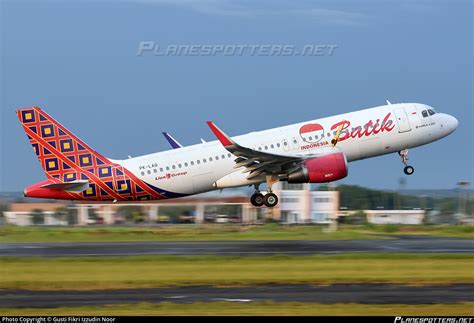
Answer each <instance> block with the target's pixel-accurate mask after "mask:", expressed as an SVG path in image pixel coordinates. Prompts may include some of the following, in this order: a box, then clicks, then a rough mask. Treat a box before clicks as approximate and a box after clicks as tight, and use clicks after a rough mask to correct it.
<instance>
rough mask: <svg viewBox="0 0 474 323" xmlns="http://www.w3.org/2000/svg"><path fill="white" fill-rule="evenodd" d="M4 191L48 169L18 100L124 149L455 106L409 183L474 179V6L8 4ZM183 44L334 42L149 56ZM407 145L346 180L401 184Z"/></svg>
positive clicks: (414, 1) (355, 166) (418, 154)
mask: <svg viewBox="0 0 474 323" xmlns="http://www.w3.org/2000/svg"><path fill="white" fill-rule="evenodd" d="M0 2H1V4H2V7H1V9H2V12H1V14H2V16H1V17H0V20H1V27H2V29H1V36H2V45H1V49H2V51H1V52H2V61H1V62H2V66H1V67H2V68H1V77H2V87H1V89H2V92H1V105H0V110H1V111H0V112H1V129H0V130H1V132H0V135H1V150H0V152H1V164H0V170H1V172H0V191H19V190H22V189H23V187H25V186H27V185H29V184H32V183H34V182H38V181H40V180H43V179H45V176H44V174H43V171H42V169H41V167H40V166H39V163H38V161H37V159H36V157H35V156H34V154H33V152H32V149H31V146H30V144H29V143H28V141H27V138H26V135H25V134H24V133H23V131H22V129H21V127H20V125H19V123H18V120H17V118H16V115H15V113H14V111H15V109H17V108H21V107H28V106H33V105H37V106H41V107H42V108H43V109H45V110H46V111H47V112H48V113H49V114H51V115H52V116H54V117H55V118H56V119H57V120H58V121H59V122H61V123H62V124H64V125H65V126H66V127H68V128H69V129H70V130H71V131H73V132H74V133H75V134H76V135H78V136H79V137H80V138H82V139H84V140H85V141H86V142H87V143H88V144H90V145H91V146H92V147H94V148H95V149H96V150H98V151H100V152H101V153H102V154H104V155H106V156H109V157H111V158H126V156H127V155H133V156H138V155H140V154H147V153H152V152H156V151H160V150H165V149H169V146H168V144H167V142H166V141H165V140H164V139H163V138H162V136H161V132H162V131H170V132H171V133H172V134H173V135H174V136H175V137H176V138H177V139H178V140H180V141H181V143H183V144H185V145H189V144H193V143H197V142H199V138H201V137H202V138H204V139H207V140H211V139H213V136H212V133H211V132H210V131H209V129H208V128H207V126H206V124H205V121H206V120H209V119H210V120H214V121H216V122H217V123H218V124H219V126H220V127H221V128H223V129H225V130H226V131H227V132H228V133H229V134H231V135H238V134H243V133H246V132H250V131H254V130H260V129H267V128H272V127H277V126H281V125H285V124H289V123H294V122H300V121H304V120H310V119H315V118H318V117H324V116H329V115H333V114H339V113H344V112H349V111H354V110H358V109H362V108H368V107H373V106H377V105H382V104H384V103H385V100H386V99H389V100H390V101H392V102H421V103H426V104H428V105H431V106H433V107H434V108H435V109H437V111H440V112H446V113H449V114H452V115H454V116H456V117H457V118H458V119H459V121H460V125H459V128H458V129H457V131H456V132H455V133H454V134H452V135H451V136H449V137H447V138H445V139H443V140H441V141H439V142H436V143H433V144H430V145H428V146H424V147H420V148H417V149H414V150H412V151H411V152H410V155H409V157H410V158H411V160H410V163H411V164H412V165H413V166H414V167H415V169H416V171H415V174H414V175H413V176H411V177H409V178H408V181H407V188H451V187H454V186H455V183H456V182H457V181H459V180H469V181H472V180H473V130H472V123H473V121H474V120H473V112H472V109H473V99H472V90H473V83H472V75H473V64H472V57H473V56H472V54H473V53H472V14H473V8H472V1H470V0H466V1H461V0H449V1H427V0H426V1H425V0H410V1H408V0H405V1H404V0H396V1H387V0H385V1H375V0H374V1H329V0H328V1H290V0H281V1H270V0H268V1H260V0H257V1H238V0H235V1H234V0H227V1H217V0H186V1H179V0H129V1H126V0H124V1H112V0H109V1H107V0H104V1H85V0H84V1H79V0H65V1H51V0H45V1H41V2H39V1H18V0H15V1H13V0H3V1H1V0H0ZM140 41H153V42H154V43H155V44H159V45H160V48H163V49H166V46H168V45H189V44H197V45H200V44H201V45H202V44H206V45H212V44H216V45H289V46H293V48H296V49H299V48H303V47H304V46H305V45H335V46H337V47H335V49H334V51H333V53H332V55H329V54H328V53H327V52H326V53H324V54H323V55H321V56H302V55H299V56H297V55H286V56H265V55H263V56H259V55H249V54H244V55H233V56H232V55H229V56H225V55H215V56H184V55H181V56H155V55H153V54H152V53H150V52H144V54H143V55H141V56H137V50H138V46H139V43H140ZM402 168H403V167H402V164H401V163H400V161H399V158H398V156H397V155H388V156H384V157H378V158H373V159H371V160H364V161H359V162H355V163H351V164H350V170H349V177H348V178H347V179H345V180H343V181H342V182H343V183H348V184H358V185H364V186H369V187H374V188H387V189H396V188H397V186H398V181H399V178H400V177H402V176H403V175H402Z"/></svg>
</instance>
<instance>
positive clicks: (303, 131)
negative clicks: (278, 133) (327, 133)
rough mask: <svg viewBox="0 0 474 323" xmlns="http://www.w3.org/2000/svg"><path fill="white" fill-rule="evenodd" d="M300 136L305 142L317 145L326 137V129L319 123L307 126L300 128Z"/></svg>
mask: <svg viewBox="0 0 474 323" xmlns="http://www.w3.org/2000/svg"><path fill="white" fill-rule="evenodd" d="M300 136H301V138H302V139H303V141H305V142H309V143H316V142H318V141H320V140H321V138H323V136H324V128H323V126H321V125H320V124H318V123H309V124H305V125H304V126H302V127H301V128H300Z"/></svg>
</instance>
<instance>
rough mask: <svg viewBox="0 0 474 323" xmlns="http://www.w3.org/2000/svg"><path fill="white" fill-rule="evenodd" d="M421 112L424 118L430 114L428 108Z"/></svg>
mask: <svg viewBox="0 0 474 323" xmlns="http://www.w3.org/2000/svg"><path fill="white" fill-rule="evenodd" d="M421 114H422V115H423V118H426V117H427V116H428V111H427V110H423V111H422V112H421Z"/></svg>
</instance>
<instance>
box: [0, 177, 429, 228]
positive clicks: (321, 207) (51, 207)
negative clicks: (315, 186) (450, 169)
mask: <svg viewBox="0 0 474 323" xmlns="http://www.w3.org/2000/svg"><path fill="white" fill-rule="evenodd" d="M273 188H274V192H275V193H276V194H277V196H278V197H279V200H280V203H279V204H278V205H277V206H276V207H274V208H271V209H270V208H266V207H261V208H256V207H253V206H252V205H251V204H250V201H249V195H248V192H240V191H235V190H233V191H229V192H227V194H225V193H224V192H223V193H219V192H213V193H208V194H203V195H195V196H190V197H186V198H180V199H169V200H162V201H159V202H145V203H142V204H138V203H127V204H122V203H118V204H103V203H90V202H89V203H76V204H72V203H69V204H67V202H66V203H13V204H10V207H9V211H6V212H4V220H5V223H6V224H15V225H34V224H37V225H93V224H105V225H114V224H124V223H127V219H126V218H125V217H124V216H123V214H122V213H123V212H122V211H121V210H123V208H124V207H133V208H134V209H136V210H139V212H138V213H140V215H139V218H138V219H132V220H130V219H128V223H130V222H144V223H151V224H153V223H241V224H259V223H263V222H264V221H265V220H268V219H272V220H275V221H277V222H280V223H284V224H329V223H332V222H334V221H335V220H336V219H337V218H338V217H344V216H349V215H351V214H354V212H355V211H346V210H344V211H340V210H339V192H337V191H335V190H330V191H313V190H311V185H309V184H288V183H286V182H284V183H278V184H275V185H274V187H273ZM236 193H238V195H235V194H236ZM232 194H233V195H232ZM65 209H67V210H68V211H69V212H67V213H68V215H67V216H65V214H64V213H65V212H64V210H65ZM170 209H174V214H175V216H174V217H170V216H168V215H167V214H168V212H169V210H170ZM176 209H179V210H181V211H179V212H181V213H178V215H177V216H176V214H177V213H176ZM38 211H40V213H41V217H42V220H41V221H35V216H36V217H37V216H38V214H37V213H38ZM71 211H72V212H71ZM35 213H36V215H35ZM364 213H365V214H366V216H367V221H368V222H369V223H373V224H421V223H422V222H423V219H424V217H425V211H424V210H419V209H418V210H364ZM71 214H72V216H71Z"/></svg>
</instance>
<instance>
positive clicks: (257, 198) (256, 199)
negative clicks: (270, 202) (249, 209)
mask: <svg viewBox="0 0 474 323" xmlns="http://www.w3.org/2000/svg"><path fill="white" fill-rule="evenodd" d="M250 203H252V205H253V206H262V205H263V204H264V197H263V194H261V193H255V194H253V195H252V196H251V197H250Z"/></svg>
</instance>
